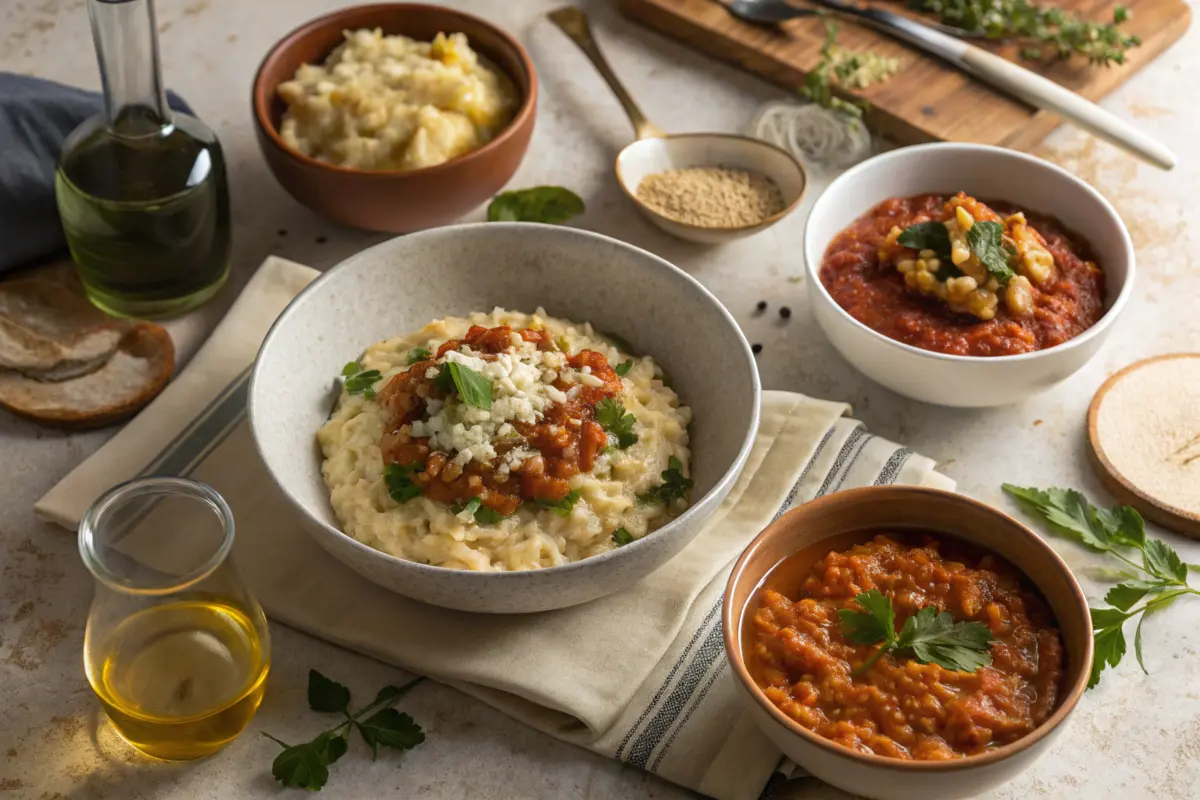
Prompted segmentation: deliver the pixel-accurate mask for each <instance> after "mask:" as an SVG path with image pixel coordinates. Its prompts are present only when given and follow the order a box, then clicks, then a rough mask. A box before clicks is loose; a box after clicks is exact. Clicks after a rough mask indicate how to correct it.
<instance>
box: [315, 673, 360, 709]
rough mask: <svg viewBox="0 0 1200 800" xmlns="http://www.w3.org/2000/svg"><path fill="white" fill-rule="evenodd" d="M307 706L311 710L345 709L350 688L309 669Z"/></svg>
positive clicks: (348, 704) (348, 706) (348, 703)
mask: <svg viewBox="0 0 1200 800" xmlns="http://www.w3.org/2000/svg"><path fill="white" fill-rule="evenodd" d="M308 707H309V708H311V709H312V710H313V711H326V712H329V711H346V710H347V709H349V708H350V690H349V689H348V688H346V687H345V686H343V685H342V684H340V683H338V682H337V681H331V680H330V679H329V678H326V677H325V676H324V675H322V674H321V673H319V672H317V671H316V670H315V669H310V670H309V671H308Z"/></svg>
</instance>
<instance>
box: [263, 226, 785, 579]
mask: <svg viewBox="0 0 1200 800" xmlns="http://www.w3.org/2000/svg"><path fill="white" fill-rule="evenodd" d="M501 226H503V227H505V228H520V229H529V228H531V227H536V228H549V229H553V230H557V231H564V230H569V231H572V233H573V235H578V236H580V237H582V238H589V239H598V240H602V241H604V242H607V243H609V244H613V245H616V246H619V247H622V248H626V249H629V250H632V251H635V252H636V253H637V254H639V255H640V256H642V257H644V258H647V259H651V260H652V261H655V262H657V263H658V265H659V266H660V268H662V269H666V270H668V271H669V272H671V273H673V274H674V275H675V277H676V278H677V279H679V280H682V281H684V282H685V283H688V284H690V285H691V286H692V288H693V289H695V290H696V291H697V292H699V294H700V296H702V297H703V298H704V299H706V300H708V301H710V302H711V303H713V304H714V305H715V306H716V308H717V310H718V311H719V313H720V314H721V315H722V316H723V317H724V318H725V320H726V321H727V322H728V323H729V325H730V326H731V328H732V329H733V330H734V331H736V332H737V334H738V337H739V338H740V339H741V346H742V350H743V351H744V353H745V356H746V358H747V359H748V360H749V361H750V362H751V363H753V362H754V354H753V353H752V352H751V351H750V344H749V343H748V342H747V341H746V337H745V334H743V333H742V329H741V327H740V326H739V325H738V324H737V321H736V320H734V318H733V315H732V314H730V313H729V310H728V309H727V308H725V306H724V304H723V303H721V301H719V300H718V299H717V298H716V297H715V296H714V295H713V294H712V293H711V292H710V291H708V289H706V288H705V287H704V284H702V283H700V281H698V280H696V279H695V278H693V277H692V276H691V275H689V274H687V273H686V272H684V271H683V270H681V269H680V268H679V267H677V266H675V265H674V264H672V263H671V262H669V261H667V260H666V259H664V258H660V257H659V256H656V255H654V254H653V253H651V252H649V251H648V250H643V249H642V248H640V247H636V246H634V245H631V244H629V243H627V242H623V241H620V240H619V239H613V238H612V237H609V236H604V235H603V234H599V233H593V232H591V231H585V230H580V229H578V228H566V227H563V226H559V225H546V224H543V223H540V222H474V223H465V224H460V225H446V226H442V227H440V228H431V229H429V230H426V231H419V232H417V233H410V234H406V235H405V236H404V238H405V240H411V239H420V238H422V237H434V236H445V235H446V234H447V232H449V231H453V230H468V229H475V228H500V227H501ZM390 241H391V240H386V241H384V242H381V243H380V244H377V245H375V247H383V246H385V245H387V244H388V243H389V242H390ZM370 249H373V248H368V250H370ZM364 252H367V251H366V250H363V251H359V253H356V254H355V255H352V256H350V257H348V258H346V259H344V260H343V261H341V262H339V263H338V264H336V265H335V266H333V267H330V268H329V269H328V270H326V271H325V272H324V273H323V274H321V275H319V276H318V277H317V278H316V279H314V280H313V282H312V283H310V284H309V285H308V286H306V287H305V288H304V289H303V290H302V291H301V292H300V294H298V295H296V296H295V297H294V298H292V301H291V302H290V303H288V304H287V306H286V307H285V308H284V309H283V311H282V312H281V313H280V314H279V316H278V317H277V318H276V319H275V321H274V322H273V323H272V324H271V328H270V330H268V331H267V335H266V336H265V337H263V341H262V344H261V345H260V346H259V352H260V353H261V352H262V351H263V350H265V349H266V348H267V347H268V345H269V344H270V343H271V340H272V339H273V338H274V337H275V336H276V335H277V334H278V332H279V329H280V328H281V327H282V325H283V324H284V322H285V321H286V319H287V318H288V317H289V316H290V315H291V314H292V313H293V312H294V311H295V310H296V309H297V308H299V307H300V306H301V305H302V304H304V303H305V302H308V301H309V300H310V299H311V298H312V297H314V296H315V294H316V292H317V290H318V289H319V287H320V286H321V285H322V284H323V283H325V282H326V281H327V280H330V279H331V278H330V276H332V275H333V274H334V273H336V272H338V271H339V270H341V269H343V268H345V267H346V265H347V264H348V263H349V262H351V261H352V260H354V259H355V258H357V257H358V256H360V255H362V253H364ZM751 375H752V376H753V382H754V385H753V390H754V391H753V396H754V408H753V409H752V410H751V417H750V426H749V428H748V430H747V432H746V436H745V437H744V438H743V440H742V446H741V447H740V448H739V449H738V454H737V457H736V458H735V459H734V461H733V463H732V464H730V465H729V467H728V469H726V470H725V474H724V475H722V476H721V478H720V479H719V480H718V481H717V482H716V483H714V484H713V486H712V488H710V489H709V490H708V492H707V493H706V494H705V495H704V496H703V497H701V498H700V499H699V500H697V501H695V502H693V503H692V504H691V505H689V506H688V508H687V510H686V511H684V512H683V513H682V514H680V515H679V516H678V517H675V518H674V519H673V520H671V521H670V522H668V523H667V524H666V525H664V526H662V527H661V528H658V529H656V530H655V531H654V532H653V533H651V534H649V535H647V536H643V537H642V538H641V539H638V540H636V541H633V542H630V543H629V544H627V545H624V546H623V547H619V548H615V549H613V550H609V551H608V552H607V553H601V554H600V555H597V556H589V557H588V558H584V559H580V560H579V561H572V562H570V563H569V564H560V565H558V566H554V567H544V568H542V569H532V570H514V571H506V572H475V571H472V570H461V569H451V568H449V567H439V566H435V565H432V564H421V563H419V562H416V561H410V560H408V559H406V558H399V557H397V556H393V555H391V554H390V553H385V552H383V551H382V550H377V549H375V548H374V547H371V546H370V545H366V544H363V543H362V542H360V541H358V540H357V539H355V538H354V537H353V536H350V535H349V534H347V533H346V532H345V531H343V530H341V529H340V528H337V527H334V526H333V525H330V524H329V523H327V522H325V521H324V520H321V519H318V518H316V517H314V516H313V515H311V514H309V513H308V510H307V509H306V508H305V507H304V505H303V503H301V502H300V501H299V499H297V498H296V496H295V495H294V494H293V493H292V491H291V489H290V488H289V487H288V486H285V485H283V484H281V483H279V482H278V481H275V485H276V486H278V487H279V490H280V491H281V492H283V495H284V497H286V498H287V500H288V502H289V503H291V505H292V507H293V508H294V509H296V511H297V512H299V513H300V514H301V515H303V516H307V517H309V518H310V519H312V520H313V521H314V522H315V523H317V524H319V525H320V526H321V527H322V528H324V529H325V531H326V532H327V533H330V534H333V535H335V536H340V537H343V538H344V539H345V540H346V541H347V542H348V543H349V544H350V545H351V546H352V547H353V548H355V549H356V550H359V551H360V552H362V553H364V554H366V555H369V556H372V557H376V558H381V559H383V560H385V561H388V562H391V563H395V564H400V565H403V567H404V568H406V569H415V570H420V571H427V572H431V573H437V574H454V575H456V576H461V579H462V580H464V581H501V580H507V581H513V582H527V581H530V580H537V579H538V578H545V579H546V580H550V579H551V578H549V577H547V576H553V578H555V579H556V578H557V577H558V576H560V575H562V574H564V573H568V572H572V571H575V570H580V569H586V568H587V567H588V565H590V564H595V563H598V562H603V561H608V560H610V559H613V558H618V557H619V558H626V557H630V556H627V555H626V554H631V553H636V552H637V551H638V549H639V548H640V547H642V546H644V545H645V544H646V543H647V541H648V540H650V539H651V538H652V537H653V536H657V535H659V534H662V533H665V532H668V531H669V530H671V529H674V528H677V527H682V526H684V525H686V524H687V523H688V521H690V520H691V519H692V518H693V517H697V516H701V513H702V511H701V510H702V509H705V508H707V507H708V506H709V505H711V504H712V503H713V501H714V498H716V497H718V496H720V495H721V494H722V491H721V490H722V489H723V488H724V487H726V486H728V485H729V484H731V483H733V482H734V481H735V480H737V477H738V475H740V474H741V471H742V467H744V466H745V464H746V461H747V459H749V457H750V450H751V448H752V447H753V445H754V440H755V437H756V436H757V435H758V425H759V418H760V415H761V407H762V385H761V383H760V381H759V376H758V370H757V369H755V370H752V371H751ZM257 379H258V370H257V369H253V370H252V371H251V375H250V383H249V400H248V414H247V416H248V417H249V419H250V426H251V429H252V430H253V428H254V420H255V415H254V412H253V408H252V406H253V404H254V397H255V396H256V395H257V391H256V389H255V385H254V384H255V382H256V381H257ZM335 402H336V401H335ZM313 435H314V436H315V435H316V432H315V431H314V432H313ZM251 438H253V439H254V445H255V449H256V450H257V451H258V454H259V457H260V458H261V459H262V460H263V462H264V463H266V461H267V456H266V454H265V453H263V452H262V450H261V449H260V445H259V437H258V436H257V435H254V436H252V437H251ZM267 471H268V472H270V470H267ZM274 477H275V476H274V474H273V473H272V474H271V478H272V480H274Z"/></svg>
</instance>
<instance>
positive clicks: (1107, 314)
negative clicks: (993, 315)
mask: <svg viewBox="0 0 1200 800" xmlns="http://www.w3.org/2000/svg"><path fill="white" fill-rule="evenodd" d="M931 151H934V152H950V151H964V152H986V153H989V154H994V155H998V156H1001V157H1002V158H1010V159H1012V160H1014V161H1018V162H1021V164H1022V165H1026V166H1030V167H1033V168H1035V169H1044V170H1046V171H1048V172H1051V173H1053V174H1055V175H1056V176H1058V178H1059V179H1060V180H1065V181H1068V182H1070V183H1073V184H1075V185H1076V186H1077V187H1079V188H1080V189H1082V190H1083V191H1084V193H1085V194H1088V195H1090V196H1091V197H1092V199H1093V200H1095V201H1096V203H1097V204H1098V205H1099V206H1100V208H1101V210H1103V211H1104V213H1105V214H1107V216H1108V219H1109V222H1110V223H1112V224H1113V225H1114V226H1115V227H1116V229H1117V231H1118V232H1119V234H1120V239H1121V243H1122V245H1123V249H1124V250H1125V257H1126V260H1127V261H1128V264H1129V269H1128V270H1127V272H1126V274H1125V281H1124V283H1123V284H1122V285H1121V289H1120V291H1118V292H1117V296H1116V297H1115V298H1114V299H1113V301H1112V305H1110V306H1109V307H1108V308H1107V309H1105V311H1104V314H1103V315H1102V316H1101V317H1100V319H1098V320H1096V324H1094V325H1092V327H1090V328H1088V329H1087V330H1085V331H1083V332H1082V333H1080V334H1079V335H1078V336H1075V337H1073V338H1071V339H1068V340H1067V341H1065V342H1063V343H1062V344H1056V345H1054V346H1053V347H1047V348H1045V349H1044V350H1033V351H1030V352H1028V353H1017V354H1015V355H1005V356H960V355H955V354H953V353H940V352H938V351H936V350H924V349H922V348H920V347H914V346H913V345H911V344H905V343H904V342H899V341H896V340H895V339H892V338H890V337H888V336H885V335H883V334H882V333H880V332H879V331H877V330H875V329H873V328H870V327H868V326H867V325H864V324H863V323H861V322H859V321H858V320H857V319H855V318H854V317H853V316H852V315H851V314H850V312H848V311H847V310H846V309H844V308H842V306H841V305H840V304H839V303H838V302H837V301H836V300H834V299H833V296H832V295H831V294H829V290H828V289H827V288H826V287H825V284H824V283H823V282H822V281H821V275H820V272H821V262H822V261H823V260H824V258H825V251H826V250H827V249H828V248H829V244H830V241H832V240H830V241H823V242H821V243H820V245H819V246H820V248H821V249H820V251H819V252H818V251H816V250H815V248H816V247H817V246H818V245H817V243H815V242H814V240H813V238H812V221H813V217H814V216H816V215H817V213H818V211H820V210H821V208H822V204H824V203H826V202H828V198H829V197H830V196H831V195H832V194H834V193H836V192H837V191H839V190H840V189H841V187H842V186H843V185H845V183H846V182H847V181H849V180H850V179H851V178H853V177H854V176H856V175H858V174H859V173H860V172H867V171H870V170H872V169H877V168H879V167H880V166H881V165H884V164H888V163H890V162H892V161H903V160H905V159H907V158H911V157H914V156H917V155H919V154H921V153H926V152H931ZM869 210H870V207H867V208H864V209H863V210H862V213H863V214H865V213H867V211H869ZM1135 262H1136V257H1135V253H1134V249H1133V240H1132V239H1131V238H1130V236H1129V229H1128V228H1126V227H1125V222H1124V221H1123V220H1122V219H1121V216H1120V214H1118V213H1117V210H1116V209H1115V208H1113V206H1112V203H1110V202H1109V201H1108V199H1107V198H1105V197H1104V195H1102V194H1100V192H1098V191H1096V189H1095V188H1094V187H1093V186H1091V185H1090V184H1088V183H1087V182H1086V181H1084V180H1082V179H1081V178H1078V177H1077V176H1075V175H1073V174H1071V173H1070V172H1069V171H1067V170H1065V169H1063V168H1062V167H1060V166H1058V165H1057V164H1052V163H1050V162H1049V161H1046V160H1045V159H1042V158H1038V157H1036V156H1031V155H1029V154H1028V153H1021V152H1018V151H1016V150H1009V149H1008V148H1005V147H995V146H993V145H986V144H968V143H964V142H933V143H931V144H919V145H910V146H908V147H901V148H898V149H896V150H891V151H889V152H887V153H881V154H879V155H877V156H873V157H871V158H868V159H867V160H866V161H863V162H862V163H861V164H857V165H855V166H854V167H851V168H850V169H848V170H847V171H846V172H844V173H842V174H841V175H839V176H838V177H837V178H835V179H834V180H833V181H832V182H831V183H830V184H829V186H827V187H826V188H825V191H824V192H822V193H821V196H820V197H818V198H817V200H816V202H815V203H814V204H813V207H812V209H811V210H810V211H809V213H808V219H807V220H806V221H805V223H804V273H805V275H806V276H807V277H808V285H809V287H810V289H809V291H812V288H811V287H814V286H815V287H816V291H818V292H820V295H821V297H822V298H823V299H824V300H826V301H827V302H828V303H829V304H830V305H832V306H833V308H834V309H835V313H836V314H837V315H838V316H839V317H840V318H841V319H842V320H844V321H846V322H848V323H850V324H851V325H853V326H854V327H855V328H857V329H858V330H860V331H863V332H865V333H867V334H868V335H870V336H871V337H872V338H874V339H876V340H877V341H880V342H883V343H885V344H887V345H889V346H890V347H893V348H896V349H897V350H902V351H904V352H906V353H910V354H912V355H917V356H924V357H926V358H931V359H936V360H938V361H953V362H958V363H974V364H998V363H999V364H1003V363H1012V362H1017V361H1030V360H1033V359H1036V358H1042V357H1044V356H1046V355H1048V354H1050V353H1061V352H1063V351H1066V350H1070V349H1074V348H1077V347H1082V346H1083V345H1084V344H1086V343H1087V342H1089V341H1091V340H1092V339H1094V338H1096V337H1097V336H1100V335H1101V334H1102V333H1103V332H1104V331H1105V330H1107V329H1108V328H1109V327H1111V326H1112V325H1113V323H1114V322H1115V320H1116V319H1117V317H1118V316H1120V313H1121V311H1123V310H1124V308H1125V305H1126V303H1128V302H1129V298H1130V297H1131V296H1132V295H1133V284H1134V278H1135V277H1136V273H1137V265H1136V263H1135ZM1105 279H1106V281H1107V279H1108V272H1107V271H1106V272H1105ZM1105 289H1106V291H1107V289H1108V287H1107V286H1106V287H1105Z"/></svg>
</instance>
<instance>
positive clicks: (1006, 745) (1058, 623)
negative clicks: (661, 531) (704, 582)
mask: <svg viewBox="0 0 1200 800" xmlns="http://www.w3.org/2000/svg"><path fill="white" fill-rule="evenodd" d="M868 592H875V593H878V595H879V596H880V598H879V599H880V600H881V601H882V600H886V602H887V604H888V605H887V607H886V612H880V613H882V614H883V616H885V617H888V618H889V619H890V620H891V622H892V624H893V625H894V630H895V632H896V634H897V636H903V632H904V631H906V630H908V629H909V628H912V630H914V631H916V630H921V631H925V632H929V631H931V630H933V629H936V628H937V627H938V625H937V622H939V621H940V622H941V623H942V626H943V628H942V629H943V630H945V629H946V628H947V627H950V628H952V629H953V631H954V634H953V636H952V637H951V636H950V635H949V634H943V636H944V637H950V638H942V639H940V640H937V641H938V642H940V643H945V642H950V643H952V644H954V645H955V646H954V647H953V648H952V649H945V648H943V649H941V650H938V651H936V652H934V651H932V650H931V649H929V648H927V649H924V650H918V649H916V648H912V647H911V646H910V647H908V648H904V649H901V648H895V649H888V648H883V647H882V645H881V641H883V640H882V639H880V638H879V637H880V636H882V635H883V634H878V635H872V634H871V633H869V632H868V633H867V634H866V636H865V637H863V635H862V633H860V632H858V631H856V630H855V628H854V626H853V625H852V623H853V622H855V621H856V620H860V621H861V620H862V619H863V617H864V616H870V615H868V614H867V611H868V609H869V608H871V607H873V608H876V610H877V611H878V610H879V607H878V605H877V604H876V603H875V602H873V601H872V602H870V603H868V602H867V601H870V600H871V598H870V597H869V596H865V593H868ZM846 615H849V619H847V617H846ZM872 618H873V619H880V617H879V616H874V617H872ZM723 622H724V635H725V651H726V655H727V656H728V658H729V663H730V666H731V667H732V671H733V674H734V681H735V683H736V684H737V686H738V688H739V690H740V695H741V696H742V699H743V700H744V701H745V706H746V708H747V709H748V710H749V712H750V714H751V716H752V717H753V718H754V719H755V721H756V722H757V723H758V725H759V727H760V728H761V729H762V730H763V732H764V733H766V735H767V736H768V737H769V738H770V739H771V741H773V742H774V743H775V744H776V745H777V746H778V747H779V748H780V749H781V750H782V751H783V753H784V754H786V755H787V756H789V757H790V758H791V759H793V760H794V761H795V762H796V763H797V764H799V765H800V766H801V767H803V768H804V769H805V770H807V771H808V772H809V773H811V774H812V775H814V776H816V777H818V778H820V779H821V780H824V781H826V782H828V783H831V784H833V785H834V786H837V787H839V788H841V789H844V790H846V791H849V792H852V793H854V794H856V795H862V796H864V797H869V798H876V799H877V800H941V799H943V798H944V799H946V800H949V799H950V798H968V797H975V796H978V795H979V794H980V793H982V792H985V791H987V790H988V789H990V788H992V787H995V786H997V785H999V784H1001V783H1004V782H1005V781H1008V780H1011V779H1012V778H1013V777H1014V776H1015V775H1016V774H1017V773H1019V772H1020V771H1022V770H1023V769H1025V768H1026V767H1028V766H1029V765H1030V764H1031V763H1033V761H1034V760H1035V759H1037V758H1038V757H1040V756H1041V755H1043V754H1044V753H1046V752H1047V751H1048V750H1049V749H1050V748H1051V747H1052V742H1053V741H1054V739H1055V738H1056V737H1057V736H1059V735H1060V734H1061V733H1062V731H1063V729H1064V727H1065V726H1064V723H1065V721H1066V719H1067V717H1068V716H1069V715H1070V714H1071V712H1072V711H1073V710H1074V709H1075V706H1076V704H1077V703H1078V701H1079V698H1080V697H1081V696H1082V694H1083V692H1084V690H1085V688H1086V687H1087V682H1088V677H1089V675H1090V673H1091V668H1092V658H1093V653H1092V625H1091V618H1090V615H1089V612H1088V606H1087V601H1086V599H1085V598H1084V595H1083V592H1082V590H1081V589H1080V588H1079V584H1078V583H1077V582H1076V581H1075V578H1074V577H1073V576H1072V575H1071V572H1070V570H1069V569H1068V568H1067V566H1066V564H1065V563H1064V562H1063V561H1062V559H1060V558H1059V557H1058V555H1057V554H1056V553H1055V552H1054V550H1052V549H1051V548H1050V547H1049V546H1048V545H1046V544H1045V543H1044V542H1043V541H1042V540H1041V539H1040V538H1039V537H1038V536H1037V535H1036V534H1034V533H1033V532H1032V531H1030V530H1029V529H1028V528H1026V527H1025V526H1024V525H1022V524H1021V523H1019V522H1017V521H1016V520H1014V519H1012V518H1011V517H1009V516H1007V515H1005V514H1003V513H1002V512H1000V511H997V510H995V509H993V508H991V507H989V506H986V505H984V504H983V503H980V502H978V501H975V500H971V499H970V498H967V497H964V496H963V495H959V494H955V493H953V492H945V491H940V490H936V489H927V488H921V487H908V486H884V487H866V488H860V489H853V490H849V491H844V492H838V493H836V494H832V495H829V496H827V497H823V498H821V499H819V500H815V501H813V502H810V503H806V504H805V505H803V506H800V507H798V508H796V509H793V510H792V511H790V512H788V513H787V514H785V515H783V516H782V517H780V518H779V519H778V520H776V521H775V522H774V523H772V524H771V525H770V526H769V527H768V528H766V529H765V530H764V531H763V532H762V533H761V534H759V536H758V537H757V538H756V539H755V540H754V541H753V542H752V543H751V544H750V546H749V547H748V548H747V549H746V551H745V552H744V553H743V554H742V556H741V557H740V558H739V559H738V561H737V563H736V564H735V565H734V568H733V571H732V573H731V574H730V577H729V582H728V585H727V587H726V590H725V598H724V607H723ZM922 623H923V624H924V627H922ZM968 633H970V634H972V636H967V634H968ZM980 635H981V636H982V639H980V638H979V636H980ZM856 637H858V638H856ZM967 639H972V640H973V641H974V644H973V645H972V646H971V647H965V646H962V642H964V641H965V640H967Z"/></svg>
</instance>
